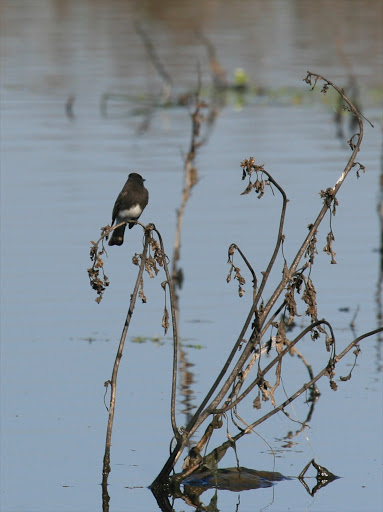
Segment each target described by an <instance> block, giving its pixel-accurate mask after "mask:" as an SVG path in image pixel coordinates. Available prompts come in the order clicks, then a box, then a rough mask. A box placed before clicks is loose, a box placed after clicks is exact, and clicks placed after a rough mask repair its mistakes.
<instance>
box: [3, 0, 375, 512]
mask: <svg viewBox="0 0 383 512" xmlns="http://www.w3.org/2000/svg"><path fill="white" fill-rule="evenodd" d="M382 9H383V8H382V4H381V2H379V1H373V0H369V1H357V0H354V1H352V2H349V1H338V2H336V3H335V2H330V1H328V2H327V1H323V2H307V1H304V0H302V1H287V0H286V1H268V2H266V1H245V2H241V3H240V4H239V3H237V2H223V1H207V2H200V1H196V2H186V1H181V2H180V1H177V2H172V1H167V2H161V3H159V2H149V1H144V2H137V3H135V2H129V1H126V2H122V1H117V0H112V1H108V2H106V1H102V0H96V1H87V0H81V1H79V2H74V1H69V0H61V1H59V0H56V1H54V0H32V1H21V0H15V1H5V0H3V1H2V5H1V10H2V16H1V33H0V43H1V48H0V50H1V62H2V66H1V100H2V101H1V150H2V151H1V262H2V263H1V277H2V279H1V283H2V286H1V293H2V297H1V303H2V323H1V369H2V371H1V389H2V399H1V408H2V423H1V443H2V444H1V453H2V456H1V457H2V460H1V510H3V511H4V512H11V511H33V510H36V511H37V510H39V511H40V512H43V511H48V510H49V511H51V510H62V511H85V510H95V509H97V508H98V509H101V488H100V487H99V483H100V481H101V469H102V467H101V465H102V456H103V450H104V440H105V429H106V423H107V412H106V410H105V407H104V403H103V395H104V382H105V381H106V380H108V379H109V378H110V375H111V369H112V364H113V361H114V357H115V352H116V348H117V345H118V340H119V336H120V333H121V329H122V326H123V321H124V318H125V314H126V310H127V305H128V301H129V297H130V293H131V291H132V286H133V283H134V280H135V276H136V267H133V266H132V265H131V256H132V255H133V254H134V253H135V252H139V251H140V248H141V240H142V236H141V232H140V230H139V229H133V230H132V231H129V233H128V236H127V243H126V244H125V245H124V246H123V247H122V248H111V250H110V251H109V253H108V254H109V257H108V258H107V260H106V273H107V275H108V277H109V279H110V281H111V285H110V287H109V289H108V290H107V292H106V294H105V297H104V299H103V301H102V303H101V304H100V305H98V304H96V303H95V302H94V298H95V296H94V293H93V291H92V290H91V289H90V287H89V284H88V277H87V274H86V268H87V267H88V266H89V264H90V262H89V259H88V258H89V256H88V254H89V242H90V240H91V239H93V240H94V239H96V238H97V237H98V234H99V228H100V227H101V226H104V225H106V224H107V223H108V222H110V220H111V219H110V216H111V210H112V207H113V203H114V200H115V198H116V196H117V194H118V192H119V190H120V189H121V187H122V185H123V184H124V182H125V180H126V178H127V175H128V173H129V172H130V171H132V170H135V171H139V172H141V173H142V174H143V176H144V177H145V178H146V180H147V181H146V184H147V187H148V189H149V191H150V203H149V205H148V207H147V209H146V210H145V212H144V214H143V216H142V221H143V222H144V223H148V222H154V223H155V224H156V226H157V228H158V229H159V230H160V231H161V233H162V236H163V238H164V242H165V245H166V247H167V248H168V253H169V254H171V253H172V244H173V240H174V230H175V222H176V209H177V208H178V206H179V204H180V200H181V190H182V185H183V174H182V169H183V163H182V154H184V153H185V152H186V151H187V148H188V144H189V141H190V130H191V126H190V117H189V110H188V109H187V108H185V107H175V108H172V109H161V110H156V111H154V112H153V116H152V118H151V121H150V125H149V127H148V129H147V130H146V131H145V132H144V133H141V134H139V133H138V130H139V128H140V126H141V125H142V122H143V116H142V115H139V114H138V113H137V112H135V111H134V110H135V109H136V108H137V106H140V107H142V103H139V99H141V100H142V101H143V102H144V103H145V97H147V95H148V94H155V93H159V92H160V90H161V80H160V78H159V76H158V74H157V72H156V71H155V70H154V68H153V65H152V63H151V61H150V59H149V58H148V56H147V53H146V51H145V47H144V44H143V41H142V39H141V38H140V37H139V36H138V34H137V32H136V31H135V29H134V25H133V24H134V22H135V21H140V22H141V24H142V26H143V27H144V28H145V30H146V31H147V33H148V34H149V35H150V38H151V40H152V41H153V43H154V44H155V47H156V49H157V52H158V54H159V56H160V58H161V60H162V62H163V63H164V64H165V66H166V69H167V71H168V73H169V74H170V75H171V76H172V79H173V83H174V88H173V94H180V93H182V92H187V91H190V90H192V89H194V88H195V86H196V83H197V69H198V65H199V66H200V69H201V74H202V82H203V84H204V87H205V88H206V90H207V89H208V86H209V84H210V71H209V66H208V58H207V52H206V47H205V46H204V44H202V43H201V38H200V37H199V36H198V34H197V31H200V32H201V31H202V32H203V33H204V35H205V36H207V37H208V38H209V39H210V41H211V42H212V44H213V45H214V47H215V50H216V53H217V58H218V60H219V62H220V64H221V66H222V67H223V68H224V69H225V70H226V71H227V78H228V80H229V81H232V80H234V78H233V77H234V72H235V70H236V69H237V68H239V67H241V68H243V69H244V70H245V72H246V73H247V75H248V76H249V80H250V81H251V84H252V85H253V87H256V88H257V90H258V92H259V93H262V94H261V95H260V94H258V95H255V94H253V93H251V94H249V95H247V97H245V99H243V98H241V97H239V96H238V95H236V94H235V93H229V94H227V97H226V100H227V102H226V106H225V107H224V108H223V109H222V110H221V112H220V114H219V116H218V118H217V120H216V123H215V125H214V128H213V130H212V133H211V136H210V138H209V140H208V143H207V144H206V145H204V146H203V147H202V148H201V150H200V151H199V153H198V158H197V164H198V169H199V176H200V182H199V183H198V185H197V186H196V187H195V189H194V190H193V194H192V197H191V199H190V201H189V203H188V206H187V210H186V214H185V219H184V227H183V233H182V252H181V256H182V259H181V265H182V267H183V270H184V274H185V282H184V287H183V289H182V292H181V293H180V308H181V325H180V327H181V334H182V337H183V338H184V339H185V340H188V343H191V344H195V345H201V346H202V348H201V349H199V350H197V349H189V350H188V359H189V361H190V362H191V363H193V365H194V366H193V367H192V368H191V369H192V371H193V372H194V379H195V383H194V386H193V392H194V395H193V398H194V403H195V404H198V403H199V400H200V399H202V397H203V396H204V391H205V390H206V389H207V387H208V386H209V385H210V384H211V382H212V381H213V378H214V376H215V375H216V373H217V372H218V370H219V368H220V365H221V364H222V363H223V361H224V358H225V356H226V354H227V352H228V351H229V349H230V347H231V346H232V343H233V340H235V339H236V337H237V336H238V332H239V330H240V328H241V326H242V323H243V320H244V318H245V316H246V315H247V312H248V308H249V305H250V297H251V293H250V288H249V284H248V285H247V286H248V288H247V294H246V295H245V297H243V298H242V299H239V298H238V296H237V295H236V286H235V285H234V284H230V285H228V284H227V283H226V281H225V278H226V274H227V272H228V266H227V263H226V259H227V248H228V246H229V245H230V243H232V242H235V243H237V244H238V245H239V246H240V247H241V248H242V249H243V250H244V252H245V253H246V254H247V255H248V256H249V257H250V258H251V260H252V262H254V267H255V269H256V272H257V273H258V275H259V273H260V272H261V271H262V270H264V269H265V268H266V265H267V263H268V259H269V257H270V253H271V251H272V248H273V243H274V237H275V226H276V225H277V222H278V212H279V208H280V201H279V198H278V196H275V197H274V196H272V195H271V194H270V193H269V194H267V197H265V198H263V199H262V200H261V201H258V200H257V199H256V197H255V196H254V195H251V196H240V193H241V192H242V190H243V188H244V184H243V182H241V170H240V167H239V163H240V161H241V160H243V159H244V158H248V157H249V156H250V155H253V156H254V157H255V158H256V161H257V162H258V163H264V164H265V167H266V169H267V170H268V171H269V172H271V173H272V175H273V176H274V177H275V179H276V180H277V181H279V183H280V184H281V185H282V186H283V187H284V188H285V190H286V192H287V195H288V198H289V199H290V203H289V205H288V214H287V219H286V229H285V233H286V236H287V238H286V243H285V255H286V257H287V258H291V257H293V256H294V254H295V250H296V247H297V244H298V243H299V242H300V241H301V240H302V238H303V237H304V236H305V235H306V232H307V225H308V224H309V223H310V222H312V221H313V219H314V218H315V216H316V213H317V212H318V211H319V209H320V207H321V200H320V198H319V195H318V192H319V191H320V190H321V189H325V188H327V187H329V186H332V185H333V184H334V183H335V182H336V180H337V179H338V177H339V174H340V172H341V171H342V170H343V168H344V164H345V162H346V161H347V158H348V156H349V149H348V148H347V145H346V144H345V142H344V140H345V139H346V138H347V136H346V135H345V137H344V139H342V140H340V139H339V138H337V137H336V126H335V125H334V123H333V117H334V108H335V105H334V102H333V101H331V99H329V100H328V101H326V102H325V101H324V100H323V98H321V95H320V93H319V90H317V91H315V92H313V93H310V94H309V92H308V87H307V86H306V84H304V83H303V82H302V78H304V76H305V74H306V71H307V69H310V70H311V71H314V72H318V73H321V74H323V75H324V76H326V77H328V78H330V79H331V80H333V81H335V82H336V83H338V84H339V85H342V86H343V85H346V84H347V82H348V80H349V78H348V77H349V75H350V74H351V75H353V76H354V77H355V79H356V81H357V83H358V85H359V87H360V101H361V104H362V107H363V113H364V115H365V116H366V117H367V118H369V119H370V120H371V122H372V123H373V124H374V125H375V128H374V129H372V128H371V127H370V126H369V125H368V124H367V123H366V124H365V138H364V141H363V146H362V151H361V152H360V154H359V156H358V160H359V161H360V162H362V163H363V164H364V165H365V166H366V169H367V172H366V174H363V175H362V176H361V178H360V179H359V180H357V179H356V177H355V176H354V175H350V176H349V178H348V179H347V182H346V183H345V185H344V187H343V188H342V190H341V192H340V194H339V202H340V206H339V208H338V212H337V215H336V217H335V219H334V221H333V229H334V234H335V237H336V241H335V250H336V252H337V255H336V260H337V261H338V265H330V264H329V258H328V256H326V255H325V254H324V253H322V252H321V251H319V254H318V256H317V257H316V264H315V266H314V270H313V280H314V282H315V284H316V287H317V292H318V303H319V304H320V308H319V317H326V318H327V319H328V320H329V321H330V322H331V323H332V324H333V325H334V327H335V329H336V336H337V343H338V352H340V348H341V347H344V346H346V345H347V344H348V343H349V342H350V341H351V340H352V339H353V338H354V337H355V335H354V333H353V332H351V330H350V328H349V324H350V321H351V320H352V318H353V316H354V313H355V311H356V310H357V308H358V307H359V310H358V313H357V316H356V320H355V329H356V334H357V335H360V334H362V333H364V332H366V331H369V330H372V329H374V328H376V327H377V326H379V323H380V320H379V317H378V315H379V304H378V302H377V295H376V294H377V286H378V282H379V278H380V276H379V265H380V256H379V252H378V249H379V245H380V236H381V235H380V226H379V218H378V215H377V202H378V200H379V175H380V173H381V168H380V153H381V140H382V134H381V124H382V87H383V84H382V63H383V61H382V47H383V44H382V43H383V36H382V26H383V25H382V21H383V16H382ZM105 93H113V94H117V93H123V94H127V95H129V96H130V98H132V100H131V101H130V102H129V103H127V102H126V101H122V100H118V101H116V100H113V101H111V102H110V104H109V107H110V108H109V109H108V115H107V116H106V117H105V116H103V115H102V112H101V110H100V101H101V98H102V95H103V94H105ZM71 96H72V97H73V99H74V103H73V114H74V116H73V118H71V117H70V116H68V115H66V112H65V104H66V102H67V100H68V98H69V97H71ZM327 232H328V222H326V221H325V222H324V223H323V224H322V226H321V228H320V231H319V236H318V239H319V242H318V249H321V248H322V247H323V246H324V245H325V237H326V234H327ZM246 277H248V276H246ZM279 277H280V274H278V273H277V275H276V276H275V278H274V281H273V282H277V279H279ZM163 279H164V277H158V278H157V279H155V280H150V281H149V280H148V279H146V281H145V291H146V295H147V298H148V303H147V304H146V305H143V304H138V305H137V308H136V310H135V312H134V317H133V323H132V326H131V330H130V332H129V340H128V341H129V343H128V344H127V346H126V347H125V354H124V357H123V360H122V363H121V366H120V373H119V381H118V385H119V388H118V395H117V408H116V417H115V424H114V431H113V446H112V473H111V475H110V478H109V483H110V486H109V492H110V495H111V510H113V511H120V510H135V511H140V510H142V511H147V510H155V509H156V504H155V502H154V500H153V497H152V495H151V493H150V492H149V491H148V490H147V489H146V486H147V485H149V484H150V482H151V481H152V480H153V479H154V478H155V476H156V475H157V473H158V471H159V470H160V469H161V467H162V465H163V463H164V462H165V459H166V457H167V454H168V449H169V442H170V439H171V428H170V421H169V397H170V371H171V353H172V347H171V341H170V340H169V339H168V338H162V335H163V334H162V329H161V318H162V312H163V291H162V289H161V287H160V282H161V281H162V280H163ZM248 283H250V279H248ZM340 308H349V309H348V311H340ZM302 322H307V320H305V319H304V318H303V319H302ZM157 336H160V337H161V339H162V341H163V342H164V343H163V344H160V343H158V342H154V341H151V340H152V339H153V338H155V337H157ZM135 338H143V339H144V340H146V341H145V342H144V343H134V342H133V341H134V339H135ZM321 344H322V342H316V343H315V344H313V343H312V342H309V341H308V340H307V341H305V342H304V344H302V346H301V350H302V351H303V350H304V352H305V356H306V357H307V358H308V359H309V361H310V363H311V364H312V365H313V367H314V370H319V369H321V368H322V366H323V364H324V361H325V357H326V356H324V355H323V347H322V345H321ZM361 348H362V354H361V355H360V357H359V359H358V362H357V367H356V368H355V369H354V372H353V377H352V379H351V380H350V381H348V382H346V383H339V381H338V383H339V389H338V391H337V392H336V393H334V392H333V391H331V390H330V389H329V386H328V382H327V381H325V380H323V381H320V382H319V387H320V391H321V393H322V397H321V399H320V401H319V402H318V404H317V407H316V409H315V414H314V416H313V419H312V421H311V423H310V428H307V429H306V430H305V431H304V434H301V435H299V436H297V437H296V438H294V439H293V444H292V445H291V447H289V448H286V447H285V440H284V439H283V438H284V436H286V435H287V433H288V432H289V431H295V430H298V429H299V424H296V423H292V422H291V421H289V420H288V419H287V418H286V417H285V416H283V415H277V416H274V417H273V418H272V420H271V421H269V422H267V423H265V424H263V425H262V426H261V428H260V429H259V431H258V432H259V433H260V434H261V435H262V437H263V438H264V439H266V441H267V442H268V443H269V445H271V447H272V448H273V450H274V451H275V452H277V453H278V457H277V459H276V460H274V458H273V456H272V454H271V453H270V448H269V446H268V445H267V444H266V443H265V442H264V441H263V440H262V439H261V438H260V437H258V436H255V435H253V436H248V437H246V439H243V440H242V442H241V443H239V445H238V455H239V457H240V463H241V465H243V466H247V467H250V468H256V469H260V470H276V471H280V472H281V473H283V474H285V475H290V476H297V475H298V474H299V473H300V471H301V470H302V468H303V467H304V465H305V464H306V463H307V462H308V461H309V460H310V459H311V458H313V457H315V459H316V460H317V462H319V463H320V464H323V465H324V466H326V467H327V468H328V469H330V471H332V472H333V473H335V474H337V475H340V476H342V477H343V478H342V479H341V480H338V481H336V482H335V483H333V484H332V485H330V486H328V487H326V488H325V489H323V490H322V491H320V492H319V493H318V494H317V495H316V496H315V497H314V498H312V497H311V496H309V495H308V494H307V493H306V492H305V491H304V489H303V487H302V486H301V485H300V484H299V482H298V481H295V480H292V481H287V482H283V483H280V484H277V485H276V486H275V487H274V488H273V489H264V490H258V491H247V492H245V493H242V494H241V496H240V497H239V496H238V494H237V493H230V492H221V493H219V497H218V507H219V508H220V510H225V511H226V510H227V511H232V510H236V505H237V503H238V501H240V506H239V510H241V511H242V512H246V511H248V510H260V509H262V508H263V507H265V506H267V505H270V506H269V509H270V510H286V509H296V510H303V509H306V508H310V510H315V511H317V510H318V511H322V510H323V511H329V510H337V511H342V510H344V511H346V510H347V511H358V510H364V511H377V510H380V507H381V504H382V485H381V484H382V436H381V432H382V426H383V425H382V423H383V422H382V405H383V404H382V374H381V368H382V355H381V340H379V339H378V337H376V336H375V337H373V338H370V339H367V340H365V341H364V342H362V344H361ZM352 362H353V359H352V357H349V358H348V359H347V360H344V362H343V363H342V364H341V365H340V366H339V369H338V371H337V376H336V377H337V378H338V377H339V376H340V375H345V374H347V373H348V371H349V370H350V365H351V364H352ZM285 370H286V373H285V377H284V386H285V388H286V393H289V392H290V393H291V392H292V391H294V390H295V388H296V386H297V385H298V383H299V382H300V381H301V379H302V378H303V380H305V379H306V378H307V377H306V376H305V375H304V374H302V375H303V377H302V375H295V373H294V372H293V371H292V372H290V373H289V372H288V367H287V368H286V369H285ZM182 409H183V406H182V404H181V403H179V407H178V413H179V414H178V418H179V423H180V424H182V423H183V422H185V420H184V419H183V416H182V413H181V411H182ZM245 412H246V415H247V417H252V416H251V415H252V414H253V413H252V411H245ZM289 412H290V414H291V415H292V416H294V411H292V410H290V411H289ZM296 413H297V417H299V418H304V414H305V406H304V405H302V404H301V405H296ZM224 465H225V466H231V465H235V457H234V455H233V453H230V452H229V454H228V456H227V458H226V459H225V464H224ZM212 494H213V493H212V492H208V493H206V494H204V495H203V501H204V503H205V504H207V503H209V496H210V497H211V495H212ZM175 507H176V509H177V510H178V509H180V510H182V509H185V507H186V505H185V504H184V503H183V502H180V503H179V504H177V503H176V504H175ZM177 507H178V508H177Z"/></svg>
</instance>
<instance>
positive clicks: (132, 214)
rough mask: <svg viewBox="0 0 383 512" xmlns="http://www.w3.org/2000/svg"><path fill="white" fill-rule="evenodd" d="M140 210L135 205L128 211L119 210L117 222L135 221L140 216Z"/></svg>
mask: <svg viewBox="0 0 383 512" xmlns="http://www.w3.org/2000/svg"><path fill="white" fill-rule="evenodd" d="M141 212H142V209H141V207H140V205H138V204H136V205H134V206H132V207H131V208H129V210H120V211H119V212H118V218H119V222H124V221H126V220H129V219H136V218H137V217H139V216H140V215H141Z"/></svg>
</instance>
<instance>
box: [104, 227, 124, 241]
mask: <svg viewBox="0 0 383 512" xmlns="http://www.w3.org/2000/svg"><path fill="white" fill-rule="evenodd" d="M125 228H126V225H125V226H120V227H119V228H117V229H115V230H114V231H112V236H111V237H110V240H109V242H108V245H122V244H123V242H124V233H125Z"/></svg>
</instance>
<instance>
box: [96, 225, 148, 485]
mask: <svg viewBox="0 0 383 512" xmlns="http://www.w3.org/2000/svg"><path fill="white" fill-rule="evenodd" d="M149 238H150V232H148V231H146V232H145V242H144V248H143V251H142V254H141V264H140V269H139V272H138V275H137V279H136V284H135V287H134V290H133V293H132V295H131V299H130V304H129V309H128V313H127V316H126V320H125V324H124V327H123V330H122V334H121V338H120V343H119V346H118V349H117V354H116V358H115V361H114V365H113V372H112V378H111V380H110V381H108V384H109V385H110V402H109V417H108V426H107V430H106V440H105V453H104V460H103V469H102V488H103V495H104V494H105V493H106V494H107V485H108V475H109V473H110V471H111V468H110V447H111V445H112V430H113V420H114V411H115V404H116V392H117V375H118V368H119V365H120V361H121V358H122V354H123V349H124V344H125V339H126V335H127V332H128V329H129V325H130V320H131V318H132V315H133V310H134V307H135V304H136V300H137V294H138V290H139V287H140V284H141V279H142V275H143V273H144V270H145V262H146V258H147V250H148V245H149Z"/></svg>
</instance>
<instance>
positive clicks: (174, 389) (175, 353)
mask: <svg viewBox="0 0 383 512" xmlns="http://www.w3.org/2000/svg"><path fill="white" fill-rule="evenodd" d="M152 229H153V231H155V232H156V233H157V236H158V240H159V242H160V247H161V251H162V253H163V255H164V258H163V265H164V271H165V275H166V279H167V285H168V288H169V297H170V310H171V315H172V329H173V373H172V393H171V404H170V418H171V424H172V429H173V433H174V436H175V438H176V439H179V438H180V437H181V435H180V433H179V430H178V428H177V423H176V392H177V366H178V345H179V344H178V338H179V336H178V322H177V300H176V296H175V292H174V286H173V281H172V278H171V275H170V271H169V267H168V263H167V256H166V255H165V249H164V244H163V241H162V236H161V233H160V232H159V231H158V230H157V229H156V228H155V227H154V225H152Z"/></svg>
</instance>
